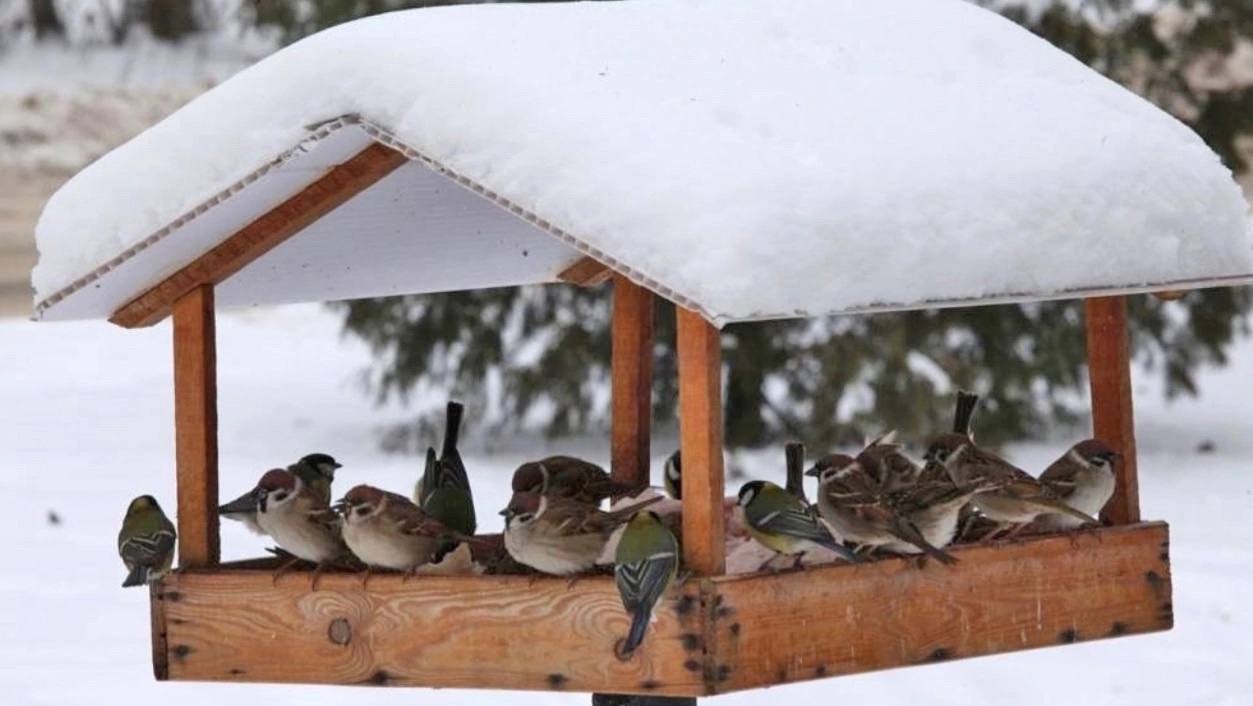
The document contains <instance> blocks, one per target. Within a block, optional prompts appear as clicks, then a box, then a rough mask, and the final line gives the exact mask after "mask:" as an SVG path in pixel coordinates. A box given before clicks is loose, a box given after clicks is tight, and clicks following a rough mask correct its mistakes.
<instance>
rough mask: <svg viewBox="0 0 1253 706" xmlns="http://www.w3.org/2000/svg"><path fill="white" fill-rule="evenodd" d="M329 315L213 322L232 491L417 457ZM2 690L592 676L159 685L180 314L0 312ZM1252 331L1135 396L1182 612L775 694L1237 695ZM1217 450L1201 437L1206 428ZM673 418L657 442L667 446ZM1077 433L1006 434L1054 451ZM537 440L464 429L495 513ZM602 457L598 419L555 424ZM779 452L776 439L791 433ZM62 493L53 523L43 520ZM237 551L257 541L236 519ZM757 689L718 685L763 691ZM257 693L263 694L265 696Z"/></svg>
mask: <svg viewBox="0 0 1253 706" xmlns="http://www.w3.org/2000/svg"><path fill="white" fill-rule="evenodd" d="M338 331H339V327H338V322H337V320H336V318H335V317H334V316H333V315H331V314H329V313H327V312H326V311H324V310H323V309H321V308H318V307H314V306H297V307H288V308H283V309H277V310H268V311H256V312H249V313H238V314H229V315H226V316H223V317H221V318H220V323H219V361H220V372H219V388H220V417H221V466H222V493H223V495H224V496H225V495H233V494H235V493H236V492H238V491H242V490H244V489H246V488H247V487H250V484H251V483H252V482H253V480H254V479H255V477H256V476H257V475H258V474H259V472H260V471H262V470H264V469H266V468H269V467H271V466H274V465H280V464H284V463H287V462H289V461H291V460H293V459H295V458H296V457H297V456H299V455H301V454H302V453H305V452H309V451H314V450H324V451H329V452H331V453H333V454H335V455H336V456H337V457H338V458H339V459H340V460H341V461H343V462H344V464H345V467H344V469H343V471H341V473H342V476H341V478H342V479H343V480H342V485H343V487H347V485H348V484H352V483H356V482H359V481H370V482H373V483H376V484H378V485H382V486H385V487H389V488H393V489H396V490H399V491H402V492H407V491H408V489H409V488H411V486H412V483H413V481H414V480H415V479H416V476H417V473H418V461H417V459H416V458H408V457H396V456H388V455H385V454H383V453H381V452H380V451H379V450H378V448H377V444H376V435H375V433H376V430H377V428H378V427H379V426H380V425H382V424H385V423H387V422H389V421H395V420H398V419H402V418H404V416H405V414H404V412H403V410H400V409H398V408H395V407H385V408H381V409H380V408H376V407H374V406H373V405H372V404H371V403H370V401H369V398H368V396H367V395H365V394H364V393H363V391H362V389H361V387H360V385H359V380H360V372H361V370H363V369H364V367H365V366H366V365H368V363H369V354H368V352H367V351H366V349H365V347H364V346H363V345H362V344H360V343H359V342H358V341H356V340H353V339H343V338H341V336H340V335H339V332H338ZM0 370H4V371H5V372H4V374H3V375H2V376H0V450H3V453H4V457H3V470H0V497H3V498H5V499H6V500H7V501H8V502H7V507H6V508H5V511H4V513H2V514H0V542H3V545H4V546H5V547H6V551H5V554H6V556H5V561H4V562H3V565H2V566H3V568H0V605H3V606H4V608H3V609H2V610H0V632H2V633H3V634H4V635H5V636H7V639H5V640H4V641H3V642H2V643H0V665H3V667H0V694H3V695H4V696H3V701H4V703H6V704H57V705H61V704H85V703H96V704H114V703H127V704H128V705H129V706H142V705H143V704H158V703H177V704H180V706H196V705H199V704H206V705H209V704H212V705H216V704H219V703H222V702H223V701H224V700H227V699H238V700H246V701H248V702H252V703H260V702H264V703H270V704H285V703H292V704H296V703H299V704H302V706H303V705H307V704H337V703H342V702H345V701H351V703H353V704H376V703H377V704H383V703H389V704H392V703H394V704H400V703H414V702H415V700H421V701H422V702H427V703H466V704H470V703H476V704H477V703H485V702H492V701H495V702H506V701H507V702H508V703H510V704H525V703H536V704H538V703H544V704H554V703H569V704H586V703H587V702H588V699H587V697H586V696H581V695H579V696H575V695H551V694H516V695H514V694H510V695H508V696H507V697H506V695H504V694H500V693H493V694H487V693H485V692H474V691H457V690H444V691H411V690H405V689H357V690H355V691H352V692H348V691H345V690H344V689H342V688H325V687H300V686H257V685H232V684H176V683H166V684H159V683H156V682H154V681H153V679H152V676H151V664H150V647H149V642H148V640H149V628H148V606H147V600H148V599H147V593H146V592H145V591H123V590H122V589H120V588H118V585H119V584H120V583H121V580H122V575H123V572H122V567H121V565H120V563H119V561H118V559H117V556H116V553H115V544H114V543H115V537H116V531H117V528H118V525H119V523H120V520H121V515H122V512H123V510H124V509H125V506H126V503H127V501H128V500H129V499H130V498H131V497H132V496H134V495H136V494H138V493H143V492H150V493H153V494H155V495H157V496H158V497H159V498H161V499H162V500H163V501H164V502H165V504H166V505H167V507H172V506H173V504H174V500H173V498H174V474H173V468H172V465H171V462H172V458H173V434H172V423H171V419H172V402H171V391H170V331H169V325H168V323H166V324H162V325H160V326H157V327H155V328H152V329H149V330H140V331H132V332H127V331H122V330H120V329H118V328H115V327H113V326H110V325H107V324H104V323H76V324H31V323H28V322H22V321H16V320H7V321H0ZM1251 381H1253V344H1248V343H1246V344H1244V345H1242V346H1241V347H1239V348H1238V349H1237V350H1236V351H1235V354H1234V359H1233V364H1232V366H1231V367H1230V368H1228V369H1227V370H1224V371H1221V372H1212V373H1207V374H1205V375H1203V376H1202V379H1201V382H1202V389H1203V392H1204V396H1203V399H1202V400H1201V401H1186V402H1181V403H1178V404H1174V405H1171V406H1166V405H1165V404H1164V403H1163V402H1162V401H1160V398H1159V396H1158V395H1157V393H1156V392H1154V391H1153V389H1152V386H1145V388H1146V389H1144V390H1142V391H1141V392H1140V394H1139V396H1138V398H1137V403H1138V405H1139V413H1140V417H1139V418H1140V426H1139V432H1140V437H1139V438H1140V445H1141V451H1142V456H1141V467H1142V471H1141V474H1142V491H1143V507H1144V513H1145V516H1146V517H1149V518H1165V519H1168V520H1170V521H1171V523H1172V533H1173V537H1172V555H1173V570H1174V576H1175V600H1174V605H1175V614H1176V626H1177V627H1176V628H1175V630H1174V631H1172V632H1169V633H1163V634H1155V635H1150V636H1142V637H1132V638H1125V639H1121V640H1111V641H1103V642H1096V643H1090V644H1080V645H1075V646H1070V647H1066V648H1054V649H1047V650H1040V651H1034V652H1026V653H1019V654H1016V655H1008V656H998V657H991V658H984V659H977V660H968V661H963V662H954V663H949V664H939V665H933V666H926V667H918V668H913V669H904V670H896V671H890V672H881V673H877V674H869V675H864V676H856V677H846V678H841V679H834V680H826V681H820V682H809V683H806V684H800V685H793V686H787V687H779V688H777V689H776V691H774V692H772V693H771V694H770V696H771V697H772V698H777V697H784V698H792V699H795V700H797V701H798V702H802V703H812V702H818V700H819V699H822V700H823V701H824V702H831V703H855V704H921V703H926V704H962V705H963V706H965V705H966V704H975V703H979V704H982V703H989V704H995V703H1013V704H1024V705H1026V704H1041V705H1042V706H1043V705H1045V704H1048V705H1050V706H1051V705H1052V704H1054V703H1057V702H1064V703H1068V704H1109V705H1113V704H1136V705H1137V706H1141V705H1142V704H1145V703H1152V704H1230V705H1232V706H1235V705H1237V704H1244V705H1247V704H1249V703H1250V699H1253V670H1250V667H1249V665H1250V664H1253V639H1251V638H1250V637H1249V635H1250V631H1251V630H1253V620H1250V617H1249V613H1248V611H1247V609H1244V610H1242V609H1241V607H1240V606H1242V605H1247V603H1246V602H1245V601H1243V600H1241V599H1242V598H1243V596H1244V594H1245V592H1246V591H1247V590H1248V589H1247V584H1248V582H1249V581H1250V579H1253V551H1251V549H1250V547H1253V526H1251V525H1249V524H1245V522H1244V520H1245V519H1247V518H1248V517H1250V516H1253V476H1250V460H1253V435H1250V433H1249V432H1250V421H1249V411H1250V409H1251V405H1250V404H1249V401H1248V395H1249V394H1253V384H1250V382H1251ZM1205 440H1212V441H1213V442H1214V443H1215V445H1216V451H1215V452H1214V453H1210V454H1198V453H1197V452H1196V450H1195V449H1196V446H1197V444H1198V443H1199V442H1201V441H1205ZM672 442H673V441H672V439H665V438H663V439H660V440H658V441H657V443H656V444H655V448H654V450H655V452H656V453H657V454H658V455H659V456H660V455H662V454H664V453H666V452H667V450H668V448H669V446H670V444H671V443H672ZM1061 445H1062V442H1061V441H1059V442H1057V443H1041V444H1029V445H1023V446H1020V447H1017V448H1014V449H1011V452H1012V455H1013V456H1014V457H1015V458H1017V459H1019V460H1020V461H1021V462H1022V463H1023V464H1024V465H1026V466H1027V467H1035V468H1039V467H1041V465H1042V464H1043V463H1044V462H1046V461H1048V460H1051V458H1052V457H1053V456H1054V455H1056V453H1057V452H1058V450H1059V448H1060V446H1061ZM547 446H548V444H545V443H544V442H539V441H534V440H527V439H517V440H510V441H506V442H505V443H494V444H493V445H492V450H491V451H490V452H489V451H487V450H485V449H486V447H485V446H484V445H483V444H482V443H481V442H480V443H477V444H476V443H475V442H474V439H473V438H472V439H471V440H470V447H469V448H468V449H467V451H468V453H467V462H468V465H469V467H470V469H471V474H472V477H473V478H474V479H475V481H476V486H475V494H476V497H477V498H478V500H479V507H480V516H481V517H482V521H483V522H484V523H485V524H486V525H488V527H489V528H490V527H491V526H492V525H494V524H497V523H498V521H499V518H497V517H496V516H495V513H494V512H489V510H494V509H495V508H497V507H500V506H501V505H502V504H503V501H504V496H505V493H504V487H505V486H504V479H505V474H506V473H507V472H508V471H509V470H511V469H512V467H513V465H514V464H516V462H517V461H519V460H520V459H522V458H524V457H526V456H534V455H538V454H542V453H544V452H545V451H546V450H547V448H546V447H547ZM552 448H554V449H555V448H562V449H573V450H575V451H578V452H580V453H585V454H587V455H589V456H591V457H593V458H597V459H599V460H602V461H603V460H605V457H606V455H607V454H606V452H605V446H604V445H603V444H600V443H597V442H596V441H595V440H581V441H576V442H571V443H569V444H565V443H559V444H557V445H556V446H553V447H552ZM780 456H781V454H780ZM740 460H741V461H742V462H743V463H744V464H745V465H747V466H748V467H749V468H750V469H755V470H758V471H761V472H764V473H770V474H778V473H779V472H780V471H779V470H778V467H779V466H780V465H781V459H776V458H775V455H773V454H772V455H770V456H769V457H767V456H763V455H752V456H749V457H746V458H744V459H740ZM50 512H55V513H56V515H57V516H58V517H59V518H60V523H59V524H52V523H50V521H49V513H50ZM222 541H223V553H224V555H225V557H227V558H239V557H245V556H251V555H256V554H258V553H259V551H260V549H261V547H262V542H261V541H259V540H258V539H256V538H254V537H251V536H250V535H247V534H246V533H245V532H243V531H242V530H241V529H239V528H238V527H234V526H227V527H224V528H223V538H222ZM761 698H762V697H761V695H760V694H757V693H747V694H741V695H731V696H726V697H719V699H718V703H722V704H728V705H729V704H737V703H738V704H755V703H759V702H760V699H761ZM263 700H264V701H263Z"/></svg>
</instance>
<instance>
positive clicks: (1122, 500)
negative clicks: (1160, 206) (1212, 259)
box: [1084, 296, 1140, 525]
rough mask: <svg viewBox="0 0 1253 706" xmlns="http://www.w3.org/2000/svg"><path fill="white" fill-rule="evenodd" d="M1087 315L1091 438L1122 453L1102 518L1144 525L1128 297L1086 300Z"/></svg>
mask: <svg viewBox="0 0 1253 706" xmlns="http://www.w3.org/2000/svg"><path fill="white" fill-rule="evenodd" d="M1084 312H1085V317H1086V320H1087V336H1088V381H1089V384H1090V385H1091V388H1092V426H1093V436H1095V437H1096V438H1097V439H1100V440H1101V441H1104V442H1105V443H1106V444H1108V445H1109V446H1110V447H1111V448H1113V449H1114V450H1115V451H1117V452H1118V453H1119V454H1121V455H1122V459H1121V460H1120V461H1119V462H1117V463H1116V464H1115V465H1114V477H1115V481H1116V482H1115V486H1114V496H1113V497H1112V498H1110V501H1109V502H1108V503H1107V504H1106V505H1105V510H1104V511H1102V513H1101V520H1102V521H1103V522H1105V523H1106V524H1114V525H1126V524H1132V523H1136V522H1139V521H1140V483H1139V480H1138V477H1137V475H1136V433H1135V420H1134V416H1133V414H1132V409H1131V407H1132V405H1131V343H1130V339H1129V338H1128V335H1127V298H1126V297H1122V296H1119V297H1094V298H1092V299H1087V300H1085V302H1084Z"/></svg>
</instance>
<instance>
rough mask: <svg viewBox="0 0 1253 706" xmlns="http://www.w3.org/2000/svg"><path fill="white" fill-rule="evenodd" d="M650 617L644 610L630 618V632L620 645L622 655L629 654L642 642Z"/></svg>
mask: <svg viewBox="0 0 1253 706" xmlns="http://www.w3.org/2000/svg"><path fill="white" fill-rule="evenodd" d="M650 617H651V616H650V615H649V612H648V611H646V610H641V611H638V612H636V613H634V614H633V615H632V616H631V631H630V632H629V633H627V639H626V642H625V643H624V644H623V645H622V652H623V654H628V655H629V654H631V653H632V652H634V651H635V650H636V649H637V648H638V647H639V646H640V645H641V644H642V643H643V642H644V635H645V633H647V632H648V621H649V618H650Z"/></svg>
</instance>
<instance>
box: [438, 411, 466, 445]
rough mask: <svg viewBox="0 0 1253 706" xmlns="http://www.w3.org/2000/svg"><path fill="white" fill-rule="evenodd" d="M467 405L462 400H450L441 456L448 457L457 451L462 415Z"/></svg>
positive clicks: (445, 419)
mask: <svg viewBox="0 0 1253 706" xmlns="http://www.w3.org/2000/svg"><path fill="white" fill-rule="evenodd" d="M463 414H465V407H464V406H463V405H462V404H461V403H460V402H449V403H448V412H447V414H446V416H445V418H444V446H443V450H442V451H441V452H440V458H447V457H448V456H449V455H451V454H452V453H455V452H456V451H457V437H458V436H459V435H460V434H461V417H462V415H463Z"/></svg>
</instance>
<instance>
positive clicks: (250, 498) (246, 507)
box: [218, 488, 262, 515]
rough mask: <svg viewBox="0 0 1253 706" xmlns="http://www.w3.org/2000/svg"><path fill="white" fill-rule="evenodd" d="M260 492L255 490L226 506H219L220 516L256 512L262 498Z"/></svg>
mask: <svg viewBox="0 0 1253 706" xmlns="http://www.w3.org/2000/svg"><path fill="white" fill-rule="evenodd" d="M259 490H260V489H258V488H254V489H253V490H250V491H248V492H247V493H244V494H243V495H241V496H239V497H238V498H235V499H234V500H232V501H230V502H229V503H226V504H225V505H219V506H218V514H219V515H229V514H233V513H237V512H256V511H257V506H258V505H260V503H261V497H262V495H261V493H260V492H258V491H259Z"/></svg>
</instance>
